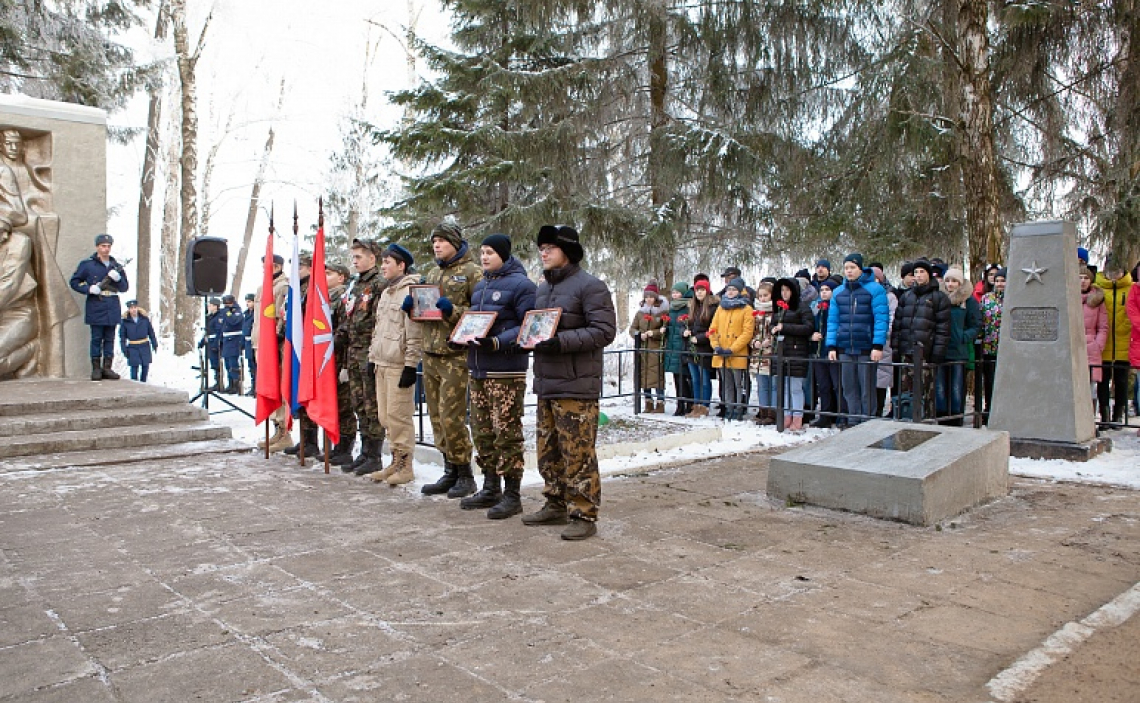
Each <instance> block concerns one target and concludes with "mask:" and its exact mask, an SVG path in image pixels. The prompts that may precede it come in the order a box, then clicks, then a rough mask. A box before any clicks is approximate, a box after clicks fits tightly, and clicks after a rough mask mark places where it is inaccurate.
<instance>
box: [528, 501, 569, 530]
mask: <svg viewBox="0 0 1140 703" xmlns="http://www.w3.org/2000/svg"><path fill="white" fill-rule="evenodd" d="M522 522H523V524H524V525H565V524H566V523H568V522H570V513H569V512H567V510H566V505H565V504H562V503H555V502H553V501H551V500H549V499H547V501H546V505H544V506H542V509H541V510H539V511H538V512H537V513H531V514H529V515H523V517H522Z"/></svg>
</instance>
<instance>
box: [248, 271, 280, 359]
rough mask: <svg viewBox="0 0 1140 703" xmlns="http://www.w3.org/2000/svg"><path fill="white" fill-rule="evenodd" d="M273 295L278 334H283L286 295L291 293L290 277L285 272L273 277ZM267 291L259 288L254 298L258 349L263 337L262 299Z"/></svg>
mask: <svg viewBox="0 0 1140 703" xmlns="http://www.w3.org/2000/svg"><path fill="white" fill-rule="evenodd" d="M270 293H271V294H272V295H273V317H274V318H275V319H276V323H275V324H276V326H277V335H278V337H280V336H281V330H282V328H283V327H284V326H285V297H286V296H287V295H288V294H289V277H288V276H286V275H285V274H284V273H279V274H277V275H276V276H274V277H273V290H272V291H270ZM264 294H265V291H264V290H262V289H261V288H258V289H257V295H256V296H255V298H254V303H253V307H254V311H255V312H254V315H255V317H254V318H253V338H252V339H251V340H250V341H251V342H253V348H254V349H257V344H258V342H259V341H260V337H261V314H260V313H261V299H262V296H263V295H264Z"/></svg>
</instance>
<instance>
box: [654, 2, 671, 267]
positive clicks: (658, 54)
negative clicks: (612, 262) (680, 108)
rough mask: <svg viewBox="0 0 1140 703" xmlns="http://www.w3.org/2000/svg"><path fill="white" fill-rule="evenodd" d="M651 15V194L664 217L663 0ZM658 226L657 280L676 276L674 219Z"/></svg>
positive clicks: (666, 85)
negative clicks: (674, 271) (662, 234)
mask: <svg viewBox="0 0 1140 703" xmlns="http://www.w3.org/2000/svg"><path fill="white" fill-rule="evenodd" d="M650 13H651V14H650V16H649V55H648V57H647V58H648V63H649V109H650V118H649V119H650V122H649V129H650V133H649V159H648V176H649V188H650V198H651V201H652V205H653V212H654V213H657V215H656V217H658V218H661V215H660V213H662V212H664V210H665V206H666V205H667V204H668V203H669V200H670V195H669V192H668V189H667V186H666V184H665V174H664V161H665V158H666V154H665V152H666V150H667V149H668V146H667V145H666V143H665V136H666V135H665V131H666V128H667V126H668V124H669V115H668V113H667V112H666V109H665V98H666V95H667V94H668V90H669V65H668V63H667V57H666V49H667V41H668V25H667V24H666V20H667V17H666V10H665V5H664V3H662V2H660V1H657V2H654V3H653V4H652V7H651V8H650ZM659 222H660V224H659V225H658V226H659V227H661V228H662V231H663V232H668V236H664V237H659V238H656V239H657V241H656V242H655V246H657V247H658V249H659V257H660V259H659V260H660V270H659V271H654V272H653V273H654V274H655V275H657V277H658V280H665V281H671V280H673V268H674V267H673V257H674V255H675V253H676V250H677V248H676V246H675V232H676V230H675V226H676V224H675V223H673V222H665V221H663V220H661V219H659Z"/></svg>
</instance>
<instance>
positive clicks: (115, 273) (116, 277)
mask: <svg viewBox="0 0 1140 703" xmlns="http://www.w3.org/2000/svg"><path fill="white" fill-rule="evenodd" d="M107 278H110V279H111V280H112V281H114V282H115V283H118V282H119V281H121V280H123V276H122V275H121V274H120V273H119V272H118V271H116V270H115V269H111V272H110V273H108V274H107Z"/></svg>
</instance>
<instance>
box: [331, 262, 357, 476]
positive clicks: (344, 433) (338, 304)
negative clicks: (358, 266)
mask: <svg viewBox="0 0 1140 703" xmlns="http://www.w3.org/2000/svg"><path fill="white" fill-rule="evenodd" d="M350 276H351V274H350V273H349V271H348V267H347V266H345V265H344V264H338V263H336V262H330V263H326V264H325V280H326V281H327V282H328V286H329V305H330V306H331V307H332V325H333V334H334V336H335V334H336V333H337V331H338V330H340V329H341V328H342V327H344V324H345V291H346V287H345V286H346V285H347V283H348V279H349V277H350ZM333 349H334V352H333V353H334V357H333V359H334V361H335V362H336V368H337V384H336V406H337V414H338V416H339V418H340V441H339V442H337V445H336V447H335V448H333V451H332V452H331V453H330V455H329V462H330V463H332V464H336V465H337V466H343V465H344V464H351V463H352V448H353V446H355V445H356V413H355V412H353V410H352V385H351V384H350V383H349V382H348V348H347V347H345V346H344V345H342V344H340V342H339V341H337V342H335V343H334V345H333Z"/></svg>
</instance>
